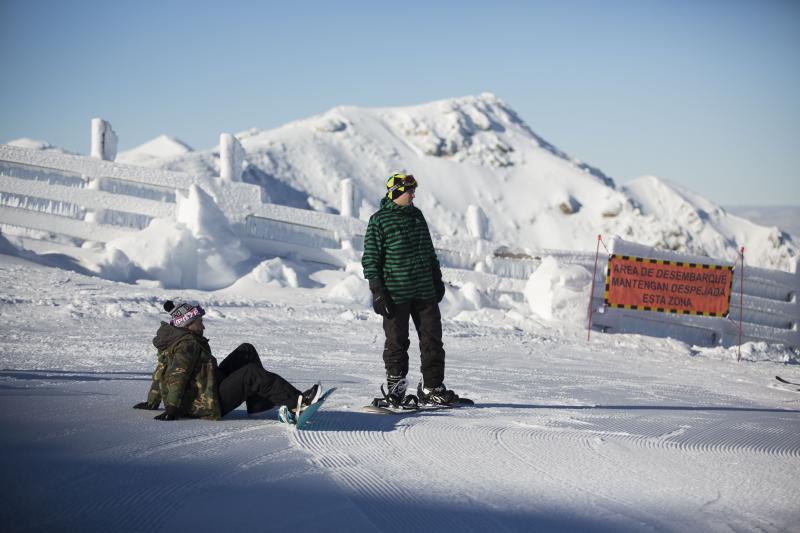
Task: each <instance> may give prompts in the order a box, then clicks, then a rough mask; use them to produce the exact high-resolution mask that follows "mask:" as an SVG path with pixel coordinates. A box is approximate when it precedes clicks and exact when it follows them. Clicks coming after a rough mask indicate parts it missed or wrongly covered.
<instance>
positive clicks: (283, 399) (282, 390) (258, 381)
mask: <svg viewBox="0 0 800 533" xmlns="http://www.w3.org/2000/svg"><path fill="white" fill-rule="evenodd" d="M218 387H219V401H220V407H221V410H222V416H225V415H226V414H228V413H230V412H231V411H233V410H234V409H236V408H237V407H239V406H240V405H241V404H242V403H244V402H247V412H248V413H250V414H253V413H259V412H261V411H266V410H268V409H272V408H273V407H275V406H278V405H288V406H289V407H293V406H295V405H296V404H297V397H298V396H300V395H301V394H302V393H301V392H300V391H299V390H297V389H296V388H295V387H294V386H293V385H292V384H291V383H289V382H288V381H286V380H285V379H284V378H282V377H281V376H279V375H278V374H275V373H273V372H269V371H267V370H264V368H263V367H261V366H259V365H257V364H255V363H248V364H246V365H244V366H242V367H241V368H238V369H237V370H234V371H233V372H232V373H231V374H230V375H228V376H227V377H225V378H224V379H223V380H222V381H221V382H220V383H219V386H218Z"/></svg>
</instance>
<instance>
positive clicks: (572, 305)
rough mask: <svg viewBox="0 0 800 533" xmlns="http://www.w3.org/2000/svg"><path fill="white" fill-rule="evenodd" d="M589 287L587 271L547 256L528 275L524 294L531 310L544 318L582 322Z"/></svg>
mask: <svg viewBox="0 0 800 533" xmlns="http://www.w3.org/2000/svg"><path fill="white" fill-rule="evenodd" d="M591 286H592V274H591V273H590V272H589V271H588V270H586V269H585V268H583V267H582V266H579V265H566V264H562V263H559V262H558V260H557V259H555V258H554V257H552V256H548V257H545V258H544V259H543V260H542V263H541V264H540V265H539V268H537V269H536V271H534V272H533V274H531V275H530V277H529V278H528V282H527V283H526V284H525V290H524V294H525V299H526V300H527V302H528V305H529V306H530V308H531V311H533V313H535V314H536V315H538V316H540V317H541V318H544V319H545V320H558V321H565V322H582V321H583V319H584V318H585V316H586V309H587V306H588V302H589V292H590V290H591Z"/></svg>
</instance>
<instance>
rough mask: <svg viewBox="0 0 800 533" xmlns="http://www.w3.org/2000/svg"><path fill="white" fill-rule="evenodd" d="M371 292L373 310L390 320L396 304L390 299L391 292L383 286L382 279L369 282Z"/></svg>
mask: <svg viewBox="0 0 800 533" xmlns="http://www.w3.org/2000/svg"><path fill="white" fill-rule="evenodd" d="M369 290H370V291H372V309H373V310H374V311H375V312H376V313H378V314H379V315H381V316H384V317H386V318H390V317H391V316H392V310H393V309H394V304H393V303H392V299H391V298H390V297H389V291H387V290H386V287H384V286H383V281H381V280H380V279H371V280H369Z"/></svg>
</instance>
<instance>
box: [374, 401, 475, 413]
mask: <svg viewBox="0 0 800 533" xmlns="http://www.w3.org/2000/svg"><path fill="white" fill-rule="evenodd" d="M470 405H475V402H473V401H472V400H470V399H469V398H459V399H458V403H454V404H451V405H441V404H420V405H413V406H412V405H407V406H404V407H393V406H392V405H391V404H389V403H387V402H386V401H385V400H384V399H383V398H375V399H374V400H372V403H371V404H369V405H365V406H364V407H362V408H361V411H362V412H364V413H371V414H375V415H403V414H412V413H419V412H422V411H436V410H439V409H453V408H457V407H467V406H470Z"/></svg>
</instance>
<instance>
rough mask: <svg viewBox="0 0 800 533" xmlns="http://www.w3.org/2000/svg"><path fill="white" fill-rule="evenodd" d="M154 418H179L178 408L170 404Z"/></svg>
mask: <svg viewBox="0 0 800 533" xmlns="http://www.w3.org/2000/svg"><path fill="white" fill-rule="evenodd" d="M153 420H178V408H177V407H175V406H174V405H168V406H167V409H166V410H165V411H164V412H163V413H161V414H160V415H158V416H156V417H154V418H153Z"/></svg>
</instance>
